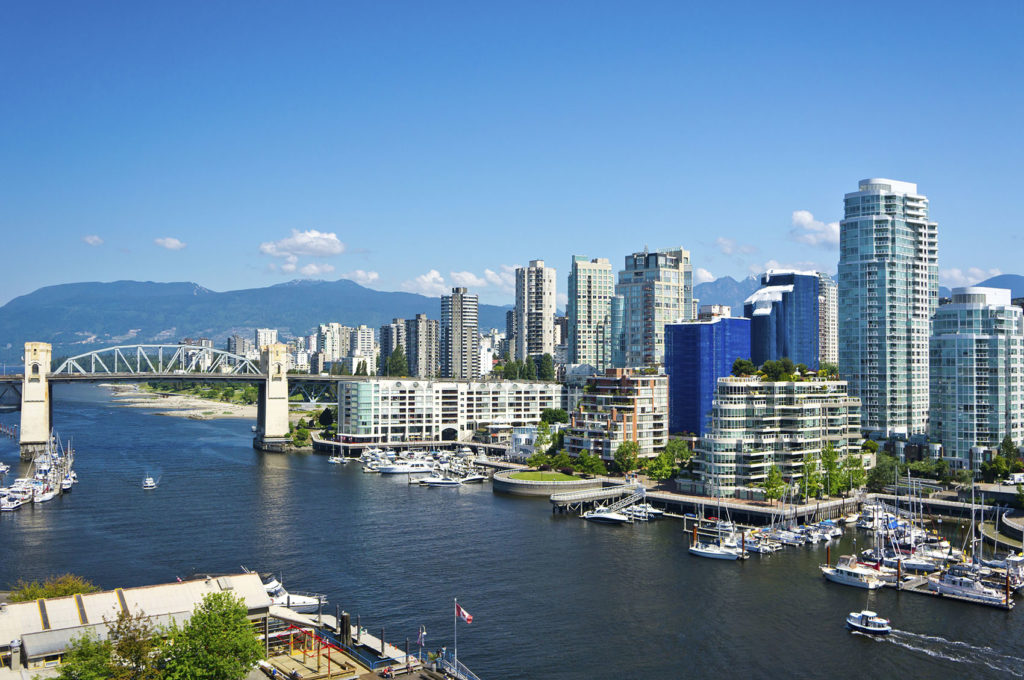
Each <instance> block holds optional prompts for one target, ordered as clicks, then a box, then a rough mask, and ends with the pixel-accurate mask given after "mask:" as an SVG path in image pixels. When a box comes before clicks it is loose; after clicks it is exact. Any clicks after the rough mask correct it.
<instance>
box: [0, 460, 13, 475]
mask: <svg viewBox="0 0 1024 680" xmlns="http://www.w3.org/2000/svg"><path fill="white" fill-rule="evenodd" d="M10 471H11V466H10V465H6V464H4V463H0V475H6V474H7V473H8V472H10Z"/></svg>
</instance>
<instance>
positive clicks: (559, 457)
mask: <svg viewBox="0 0 1024 680" xmlns="http://www.w3.org/2000/svg"><path fill="white" fill-rule="evenodd" d="M548 464H549V465H550V466H551V467H553V468H555V469H556V470H561V469H562V468H571V467H573V462H572V458H570V457H569V454H568V453H566V452H565V451H559V452H558V453H557V454H556V455H555V456H554V457H552V458H551V462H549V463H548Z"/></svg>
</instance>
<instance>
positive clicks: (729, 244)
mask: <svg viewBox="0 0 1024 680" xmlns="http://www.w3.org/2000/svg"><path fill="white" fill-rule="evenodd" d="M715 247H716V248H718V250H719V252H721V253H722V254H723V255H751V254H753V253H756V252H757V248H755V247H754V246H752V245H750V244H749V243H737V242H736V239H732V238H726V237H725V236H719V237H718V238H716V239H715Z"/></svg>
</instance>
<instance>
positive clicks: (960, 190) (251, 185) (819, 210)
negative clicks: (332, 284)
mask: <svg viewBox="0 0 1024 680" xmlns="http://www.w3.org/2000/svg"><path fill="white" fill-rule="evenodd" d="M192 7H193V11H191V12H189V11H185V12H183V11H181V7H180V6H179V7H176V8H175V9H174V10H173V11H171V10H169V9H161V8H153V7H130V6H129V7H122V8H119V9H117V10H116V11H115V10H114V9H113V8H110V9H108V10H106V11H104V10H102V9H96V8H89V9H85V8H62V10H61V11H60V12H56V11H53V10H52V9H49V10H48V8H46V7H39V6H29V5H24V6H14V7H12V8H11V16H10V21H9V22H8V25H9V26H12V27H13V26H17V27H18V30H16V31H10V34H9V35H8V36H7V39H6V40H5V41H4V43H3V45H0V50H3V55H4V56H5V57H6V58H7V63H11V64H16V65H17V68H14V69H10V70H8V71H7V72H5V74H4V75H2V76H0V82H3V84H4V86H5V91H6V92H8V93H9V96H10V97H11V100H12V101H17V102H18V106H17V107H8V108H6V109H4V110H3V111H0V121H2V122H3V124H4V125H5V129H7V130H8V131H9V137H10V143H9V144H8V148H7V150H6V151H7V153H5V160H4V162H3V164H2V165H0V173H2V179H3V182H2V186H4V190H3V196H2V198H3V200H2V201H0V224H3V225H4V231H5V234H6V235H7V236H8V239H7V246H8V248H9V249H11V250H12V252H25V253H29V252H33V251H34V250H35V249H38V248H40V247H42V245H41V244H40V243H39V241H38V235H39V234H40V233H44V234H46V243H45V252H46V255H45V257H46V260H45V261H46V262H47V263H48V266H46V267H38V266H36V265H35V263H34V262H32V261H31V258H26V259H25V260H24V261H20V260H18V261H14V262H12V263H11V264H10V265H9V269H8V276H9V285H8V287H7V288H5V293H4V295H3V299H0V303H3V302H6V301H8V300H9V299H11V298H13V297H16V296H18V295H21V294H25V293H28V292H31V291H32V290H35V289H37V288H39V287H42V286H45V285H52V284H57V283H65V282H74V281H88V280H103V281H109V280H116V279H135V280H158V281H182V280H191V281H195V282H197V283H200V284H201V285H204V286H206V287H209V288H211V289H214V290H231V289H237V288H246V287H259V286H265V285H271V284H274V283H278V282H283V281H287V280H289V279H293V278H321V279H336V278H351V279H353V280H356V281H358V282H360V283H363V284H366V285H369V286H370V287H373V288H377V289H380V290H411V291H414V292H422V293H426V294H429V295H431V296H433V297H438V296H440V295H441V294H443V293H444V292H446V291H447V290H449V289H450V288H452V287H455V286H466V287H468V288H470V290H473V291H474V292H477V293H478V294H479V295H480V299H481V302H486V303H500V304H508V303H509V301H510V300H511V298H512V295H513V293H514V268H515V267H516V266H517V265H518V266H525V265H526V264H527V263H528V262H529V261H530V260H534V259H543V260H545V261H546V262H548V263H549V264H550V266H553V267H555V268H556V269H558V270H559V271H560V272H563V275H562V276H560V279H561V280H560V281H559V290H560V295H559V300H558V307H559V308H564V306H565V291H566V286H565V276H564V272H567V271H568V270H569V268H570V265H571V257H572V256H573V255H574V254H578V253H581V252H582V253H586V254H587V255H588V256H589V257H592V258H593V257H606V258H608V259H609V260H611V262H612V265H613V267H614V268H615V270H616V271H618V270H619V269H621V265H622V260H623V257H624V256H625V255H626V254H628V253H631V252H636V251H638V250H640V249H642V248H643V247H644V246H645V245H646V246H649V247H650V248H651V249H652V250H656V249H661V248H668V247H672V246H673V245H675V244H683V245H684V246H685V247H686V248H687V249H688V250H690V252H691V254H692V259H693V267H694V283H695V284H696V283H700V282H702V281H706V280H708V279H709V278H711V277H721V276H726V275H728V276H732V277H734V278H742V277H744V276H747V275H757V274H760V273H761V272H762V271H764V270H765V269H767V268H768V267H769V266H771V265H773V264H778V265H782V266H787V265H788V266H796V267H799V268H801V269H820V270H822V271H826V272H828V273H835V272H836V264H837V261H838V253H837V250H836V246H837V240H838V221H839V219H840V218H841V217H842V202H841V199H840V197H841V196H842V195H843V193H844V192H845V191H847V189H848V187H849V186H850V185H851V184H853V183H854V182H856V181H857V180H859V179H862V178H865V177H878V176H881V177H892V178H895V179H900V180H904V181H908V182H914V183H917V184H918V185H919V187H920V190H921V191H922V193H925V194H927V195H928V196H929V197H930V199H931V201H932V214H933V216H934V218H935V219H936V220H937V221H938V222H939V223H940V224H941V225H942V228H941V231H940V234H939V242H940V247H941V248H942V251H943V252H944V253H945V256H944V258H943V259H942V260H941V261H940V264H939V268H940V284H942V285H946V286H956V285H966V284H972V283H977V282H978V281H981V280H983V279H985V278H988V277H989V276H991V275H993V274H996V273H1000V272H1002V273H1016V270H1015V263H1014V261H1013V259H1012V253H1013V252H1014V251H1015V248H1014V247H1012V246H1013V244H1014V242H1015V241H1016V240H1017V239H1019V236H1018V235H1017V234H1016V233H1015V232H1016V230H1015V229H1013V228H1012V225H1011V226H1010V228H1006V227H1004V226H1003V217H1002V215H1003V213H1004V212H1005V210H1006V197H1007V196H1009V195H1012V192H1013V189H1014V188H1015V187H1016V186H1017V184H1019V175H1020V171H1019V169H1018V168H1017V167H1016V165H1015V163H1014V161H1015V158H1016V157H1017V155H1018V153H1017V151H1018V149H1019V147H1020V144H1021V140H1022V137H1021V134H1020V132H1019V130H1018V128H1017V126H1016V122H1015V119H1016V116H1015V115H1014V114H1015V112H1016V111H1017V110H1019V107H1020V103H1021V94H1020V93H1018V92H1017V91H1015V90H1014V88H1006V87H1004V84H1005V82H1012V81H1013V80H1014V79H1015V74H1016V73H1017V72H1018V71H1019V66H1020V57H1019V55H1017V54H1016V53H1014V52H1013V44H1014V40H1013V33H1014V29H1013V26H1014V25H1015V22H1014V21H1012V19H1013V15H1014V14H1015V13H1016V14H1019V13H1020V12H1021V11H1022V10H1021V8H1018V7H1009V8H1001V9H1000V10H999V17H998V18H999V20H998V21H996V20H995V17H991V16H986V14H985V12H986V10H985V9H984V8H983V9H981V10H979V11H978V12H977V13H974V14H972V15H971V16H969V17H964V16H962V15H960V14H959V13H958V14H956V15H955V16H954V15H953V14H952V13H950V12H948V11H946V10H945V8H943V7H935V8H933V11H932V12H930V13H929V14H928V15H923V16H922V15H920V14H919V13H912V11H911V10H910V9H901V8H889V9H888V10H887V11H888V12H889V13H890V19H891V20H890V21H887V22H886V24H885V25H884V26H875V27H873V29H872V32H871V33H870V34H866V35H862V36H860V38H859V42H858V44H857V46H856V47H852V46H850V47H847V46H844V45H838V46H837V44H836V43H835V41H834V36H833V35H832V34H831V32H830V30H835V29H830V30H823V29H825V28H826V27H833V26H837V25H842V21H843V19H844V15H843V9H842V8H838V7H836V8H832V7H812V8H796V7H794V8H792V9H790V8H787V7H781V8H766V7H765V8H762V7H758V6H751V7H749V8H747V9H746V10H744V11H742V12H736V13H735V14H731V13H728V12H727V11H725V10H722V9H716V8H700V9H697V10H695V9H691V8H683V7H675V6H673V5H670V4H665V5H658V4H654V5H649V6H647V7H645V8H644V9H643V11H635V12H630V13H623V12H616V11H614V10H613V9H611V8H609V7H591V6H587V7H586V10H587V17H588V20H587V21H586V22H580V21H579V19H580V14H581V11H582V7H583V6H582V5H565V6H562V7H559V8H558V9H557V10H554V9H551V8H547V7H545V8H543V9H542V8H540V7H539V6H524V7H517V8H506V9H504V10H499V9H496V8H490V9H489V10H488V11H486V12H485V11H483V10H481V9H480V8H474V7H473V6H470V5H452V6H450V7H448V8H443V9H438V8H431V9H430V10H427V9H426V8H417V7H415V6H408V7H406V8H404V10H403V13H402V15H401V19H402V20H401V21H395V16H393V10H389V9H387V8H382V7H357V6H345V7H339V6H331V5H308V6H305V7H302V8H287V9H285V8H275V7H273V6H269V5H267V6H257V7H255V8H252V9H251V10H250V11H248V12H246V13H245V14H244V15H242V14H241V13H239V12H237V11H234V10H233V9H231V8H230V7H219V8H215V7H206V6H202V5H193V6H192ZM186 9H187V8H186ZM991 11H993V12H994V11H995V10H994V9H993V10H991ZM903 15H906V16H903ZM1008 15H1009V16H1008ZM901 17H902V18H904V19H906V20H907V21H910V20H911V18H912V20H913V22H914V25H915V26H918V28H919V30H917V31H915V32H914V34H905V33H903V32H902V31H901V30H900V24H901V23H902V22H901V20H900V19H901ZM1008 18H1009V19H1011V20H1009V21H1008V20H1007V19H1008ZM769 21H771V22H778V21H782V22H785V23H786V25H787V26H788V31H787V32H771V31H764V30H763V26H764V25H766V22H769ZM954 21H955V24H954ZM44 27H45V30H44ZM940 32H941V33H942V34H943V35H946V36H947V41H946V43H945V44H946V49H945V50H944V54H943V55H941V56H938V57H935V58H929V59H927V60H924V59H921V58H920V57H919V55H920V54H921V53H923V52H928V53H930V50H929V46H930V38H929V37H928V36H929V35H931V34H935V33H940ZM794 35H797V36H800V39H798V40H793V39H791V38H792V36H794ZM268 45H274V46H275V47H274V49H267V46H268ZM607 46H614V48H615V49H605V47H607ZM866 54H870V55H871V57H870V62H869V61H868V60H867V58H866V57H865V55H866ZM425 55H426V56H425ZM878 62H883V63H884V64H885V69H882V70H881V71H879V72H878V75H877V84H878V86H879V87H883V86H884V84H885V82H887V81H886V78H896V79H898V78H901V77H902V76H903V75H905V74H906V73H909V72H913V73H914V77H915V83H916V86H917V87H916V90H915V95H914V97H895V98H889V99H887V100H886V109H885V113H884V115H877V114H872V113H870V112H869V110H868V109H866V108H865V107H863V106H861V105H859V104H857V102H858V101H859V96H858V97H851V95H850V92H851V91H856V90H851V89H850V85H851V83H854V82H858V83H862V82H864V81H865V79H864V76H863V73H865V72H871V73H874V72H876V68H875V66H874V64H876V63H878ZM977 102H985V104H986V105H985V106H983V107H977V106H975V104H976V103H977ZM950 129H955V131H956V134H955V135H950V134H949V132H950ZM737 198H739V199H740V200H737ZM453 244H457V245H453ZM1007 245H1009V246H1010V247H1007Z"/></svg>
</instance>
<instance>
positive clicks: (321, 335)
mask: <svg viewBox="0 0 1024 680" xmlns="http://www.w3.org/2000/svg"><path fill="white" fill-rule="evenodd" d="M352 330H353V329H352V327H351V326H342V325H341V324H340V323H337V322H331V323H328V324H320V326H319V328H318V329H317V347H318V348H319V351H320V352H321V353H322V354H323V355H324V356H323V358H324V361H327V362H335V361H340V360H341V359H342V358H344V357H346V356H348V354H349V351H351V349H352Z"/></svg>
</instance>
